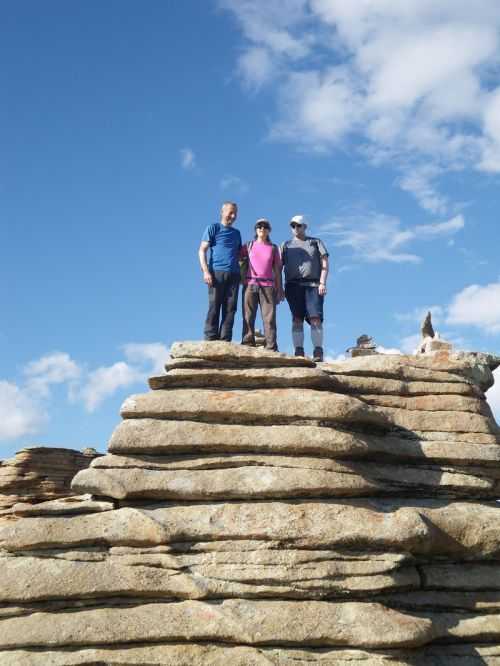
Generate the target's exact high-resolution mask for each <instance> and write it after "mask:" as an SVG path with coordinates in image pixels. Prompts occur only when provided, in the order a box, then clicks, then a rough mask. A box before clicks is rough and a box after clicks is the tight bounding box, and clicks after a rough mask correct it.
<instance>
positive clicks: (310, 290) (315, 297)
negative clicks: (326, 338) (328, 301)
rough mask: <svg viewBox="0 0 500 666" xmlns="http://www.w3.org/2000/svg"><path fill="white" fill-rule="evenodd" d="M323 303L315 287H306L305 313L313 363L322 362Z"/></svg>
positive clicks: (322, 298)
mask: <svg viewBox="0 0 500 666" xmlns="http://www.w3.org/2000/svg"><path fill="white" fill-rule="evenodd" d="M323 301H324V297H323V296H320V295H319V293H318V289H317V287H306V311H307V317H308V320H309V324H310V326H311V342H312V345H313V358H314V360H315V361H322V360H323Z"/></svg>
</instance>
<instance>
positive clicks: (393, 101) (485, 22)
mask: <svg viewBox="0 0 500 666" xmlns="http://www.w3.org/2000/svg"><path fill="white" fill-rule="evenodd" d="M0 32H1V39H0V52H1V56H0V61H1V62H2V67H1V68H0V85H1V90H2V94H3V98H4V103H3V104H2V105H1V107H0V135H1V147H2V150H1V152H0V206H1V209H0V215H1V217H0V220H1V222H0V234H1V235H0V239H1V242H0V275H1V280H0V306H1V317H0V458H4V457H8V456H10V455H12V454H13V452H14V451H16V450H18V449H19V448H21V447H23V446H28V445H33V444H41V445H48V446H68V447H74V448H82V447H83V446H95V447H96V448H98V449H100V450H104V449H105V448H106V444H107V441H108V439H109V436H110V434H111V432H112V430H113V428H114V426H115V425H116V423H117V422H118V420H119V407H120V404H121V402H122V401H123V399H124V397H126V396H127V395H129V394H130V393H133V392H140V391H142V390H145V387H146V384H145V381H146V377H147V376H148V374H151V373H152V372H155V371H158V370H159V369H160V368H161V366H162V364H163V362H164V360H165V357H166V355H167V350H168V347H169V345H170V344H171V343H172V342H173V341H174V340H179V339H199V338H200V337H201V332H202V324H203V319H204V316H205V312H206V291H205V288H204V285H203V283H202V279H201V273H200V270H199V266H198V261H197V248H198V245H199V241H200V238H201V235H202V232H203V230H204V227H205V226H206V225H207V224H209V223H212V222H214V221H216V220H217V219H218V211H219V207H220V204H221V202H222V201H224V200H226V199H230V200H235V201H237V202H238V203H239V206H240V215H239V218H238V221H237V225H238V227H239V228H240V229H241V231H242V234H243V236H244V237H245V239H248V238H250V235H251V231H252V228H253V224H254V222H255V220H256V219H257V218H258V217H261V216H266V217H268V218H269V219H270V220H271V223H272V224H273V234H272V235H273V240H275V241H276V242H281V241H283V240H284V239H285V238H286V237H287V236H288V233H289V230H288V225H287V222H288V220H289V219H290V217H291V216H292V215H295V214H298V213H301V214H305V215H306V216H307V217H308V219H309V224H310V231H311V232H312V233H313V234H316V235H319V236H320V237H321V238H323V240H324V241H325V242H326V244H327V246H328V247H329V250H330V253H331V262H332V272H331V275H330V279H329V294H328V297H327V302H326V320H325V326H326V331H325V333H326V335H325V338H326V339H325V347H326V351H327V353H328V355H329V356H330V357H333V358H335V357H337V356H338V355H339V354H342V353H343V352H344V351H345V349H346V348H347V347H349V346H351V345H352V344H353V342H354V341H355V339H356V337H357V336H358V335H360V334H361V333H368V334H370V335H372V336H374V338H375V340H376V341H377V343H378V344H379V345H381V346H382V347H383V348H385V349H386V350H388V349H397V350H401V351H411V350H412V349H413V347H414V346H415V342H416V340H415V335H416V334H417V333H418V330H419V323H420V320H421V318H422V313H423V312H425V311H426V309H427V308H432V309H433V312H434V314H435V322H436V328H437V329H438V330H439V331H440V332H441V334H442V336H443V337H446V338H448V339H450V340H452V341H453V342H454V343H455V344H456V346H457V347H458V348H464V349H474V350H484V351H492V352H495V351H497V352H499V351H500V344H499V343H500V267H499V265H498V261H497V255H498V246H499V240H500V231H499V227H498V221H497V217H498V209H499V203H500V202H499V198H500V197H499V194H498V192H499V189H498V184H499V173H500V70H499V64H500V63H499V58H498V53H499V52H500V49H499V40H500V15H499V13H498V5H497V3H496V2H495V0H477V1H476V2H475V3H474V4H473V5H470V3H466V2H461V1H457V0H442V1H441V2H440V3H438V4H437V5H436V3H435V2H431V0H407V1H406V2H405V3H394V2H392V0H379V1H378V2H372V3H369V2H359V3H353V2H350V1H349V2H348V1H347V0H267V1H264V0H221V1H217V0H213V1H212V0H205V1H204V2H199V1H196V0H186V1H185V2H182V3H181V2H177V1H174V0H171V1H167V0H165V1H163V0H162V1H160V0H150V1H149V2H148V3H140V2H138V1H135V0H134V1H132V0H106V1H105V2H102V1H101V0H100V1H99V2H98V1H97V0H85V2H83V0H80V1H76V2H71V3H68V2H66V1H64V0H45V2H43V3H39V2H35V1H34V0H20V1H19V2H16V3H7V4H5V5H4V6H3V8H2V22H1V27H0ZM278 325H279V344H280V348H281V349H282V350H283V351H287V350H290V349H291V336H290V330H289V329H290V317H289V312H288V309H287V306H286V304H283V305H281V306H280V309H279V316H278ZM240 330H241V321H240V319H239V318H238V320H237V322H236V325H235V338H236V339H238V338H239V335H240ZM489 397H490V401H491V403H492V405H493V406H494V408H495V409H496V410H497V413H500V391H499V390H495V389H493V392H492V393H491V394H490V396H489Z"/></svg>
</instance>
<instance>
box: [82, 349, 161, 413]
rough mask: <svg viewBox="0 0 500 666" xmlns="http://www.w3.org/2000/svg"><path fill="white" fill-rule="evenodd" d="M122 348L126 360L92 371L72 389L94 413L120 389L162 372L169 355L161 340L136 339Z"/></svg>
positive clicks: (88, 409)
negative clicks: (76, 387) (144, 340)
mask: <svg viewBox="0 0 500 666" xmlns="http://www.w3.org/2000/svg"><path fill="white" fill-rule="evenodd" d="M122 349H123V352H124V354H125V358H126V361H118V362H116V363H113V364H112V365H108V366H101V367H99V368H97V369H95V370H93V371H91V372H89V373H88V374H87V376H86V377H85V378H84V381H83V382H82V384H81V386H80V387H79V388H78V390H76V391H73V392H72V400H73V401H78V400H81V401H83V403H84V405H85V408H86V409H87V411H89V412H93V411H95V410H96V409H97V408H98V407H99V406H100V405H101V404H102V403H103V402H104V400H106V399H108V398H110V397H111V396H112V395H114V394H115V393H116V392H117V391H119V390H122V389H125V388H127V387H130V386H133V385H134V384H144V383H145V382H146V380H147V378H148V376H149V375H152V374H156V373H159V372H162V371H163V366H164V365H165V361H166V360H167V359H168V356H169V354H168V349H167V348H166V347H165V345H163V344H162V343H160V342H152V343H136V342H132V343H128V344H125V345H123V347H122Z"/></svg>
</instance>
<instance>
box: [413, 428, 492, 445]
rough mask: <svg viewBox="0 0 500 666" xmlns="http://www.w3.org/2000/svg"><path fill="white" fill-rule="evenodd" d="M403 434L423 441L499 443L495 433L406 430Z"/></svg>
mask: <svg viewBox="0 0 500 666" xmlns="http://www.w3.org/2000/svg"><path fill="white" fill-rule="evenodd" d="M404 434H405V435H406V436H410V437H416V438H417V439H420V440H423V441H433V442H446V441H448V440H449V439H450V438H451V439H453V441H454V442H466V443H467V444H494V445H498V444H500V438H499V436H498V434H496V433H491V434H488V433H484V432H454V433H453V434H452V435H450V433H449V432H444V431H440V430H413V431H411V432H410V431H406V432H405V433H404Z"/></svg>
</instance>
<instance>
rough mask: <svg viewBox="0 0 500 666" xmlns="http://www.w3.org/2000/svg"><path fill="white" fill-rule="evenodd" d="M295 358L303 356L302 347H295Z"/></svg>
mask: <svg viewBox="0 0 500 666" xmlns="http://www.w3.org/2000/svg"><path fill="white" fill-rule="evenodd" d="M295 356H305V354H304V347H295Z"/></svg>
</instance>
